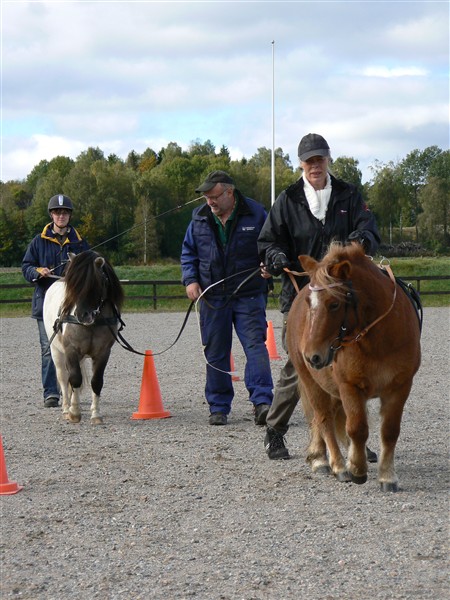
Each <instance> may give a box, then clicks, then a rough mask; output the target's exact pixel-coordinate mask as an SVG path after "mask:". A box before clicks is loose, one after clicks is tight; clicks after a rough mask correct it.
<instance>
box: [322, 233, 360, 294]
mask: <svg viewBox="0 0 450 600" xmlns="http://www.w3.org/2000/svg"><path fill="white" fill-rule="evenodd" d="M364 256H365V254H364V249H363V248H362V246H361V245H360V244H358V243H354V244H350V245H349V246H344V245H343V244H341V243H340V242H331V244H330V246H329V247H328V251H327V253H326V255H325V256H324V258H323V259H322V261H321V262H320V263H319V266H318V268H317V270H316V271H315V273H314V275H313V280H314V283H312V282H311V283H312V287H317V288H324V289H326V290H327V291H328V292H329V293H330V294H331V296H333V297H335V298H340V299H342V298H343V297H344V296H345V294H346V291H347V290H346V289H345V287H343V286H342V285H339V284H341V283H345V282H344V281H343V280H342V279H339V278H337V277H335V276H334V275H332V274H331V273H330V271H333V267H335V266H336V265H338V264H339V263H341V262H344V261H347V260H348V261H349V262H351V263H354V262H355V261H357V262H360V260H361V258H363V257H364Z"/></svg>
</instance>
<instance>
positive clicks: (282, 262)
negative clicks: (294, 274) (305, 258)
mask: <svg viewBox="0 0 450 600" xmlns="http://www.w3.org/2000/svg"><path fill="white" fill-rule="evenodd" d="M290 264H291V263H290V262H289V261H288V259H287V256H286V254H285V253H284V252H278V254H276V255H275V258H274V259H273V261H272V264H271V265H269V267H268V271H269V273H272V275H275V276H276V275H279V274H280V273H281V271H282V270H283V269H284V268H285V267H289V266H290Z"/></svg>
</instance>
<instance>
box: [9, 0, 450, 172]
mask: <svg viewBox="0 0 450 600" xmlns="http://www.w3.org/2000/svg"><path fill="white" fill-rule="evenodd" d="M1 9H2V15H1V16H2V22H1V33H2V163H1V173H0V175H1V179H2V180H3V181H8V180H10V179H23V178H25V177H26V176H27V175H28V173H29V172H30V171H31V170H32V169H33V167H34V166H35V165H37V164H38V163H39V161H41V160H42V159H47V160H50V159H51V158H53V157H54V156H57V155H64V156H70V157H72V158H76V157H77V156H78V155H79V153H80V152H82V151H84V150H86V149H87V148H88V147H89V146H98V147H99V148H101V149H102V150H103V151H104V153H105V155H108V154H110V153H115V154H117V155H118V156H120V157H121V158H126V156H127V154H128V153H129V152H130V151H131V150H135V151H136V152H139V153H140V152H143V151H144V150H145V149H146V148H148V147H150V148H152V149H153V150H155V151H156V152H158V151H159V150H160V149H161V148H162V147H163V146H166V145H167V144H168V143H169V142H177V143H178V144H179V145H180V146H182V147H183V148H184V149H187V148H188V146H189V145H190V143H191V142H192V141H195V140H200V141H201V142H204V141H206V140H208V139H209V140H211V142H212V143H213V144H214V145H215V146H216V150H217V151H218V150H219V149H220V147H221V146H222V145H225V146H227V147H228V149H229V150H230V153H231V156H232V158H241V157H242V156H245V157H247V158H250V157H251V156H252V155H253V154H254V153H255V152H256V151H257V149H258V148H260V147H263V146H265V147H267V148H271V147H272V47H274V56H275V61H274V66H275V69H274V71H275V79H274V81H275V146H276V147H281V148H282V149H283V151H284V152H285V153H288V154H289V156H290V158H291V161H292V163H293V164H294V165H297V161H298V159H297V146H298V142H299V140H300V138H301V137H302V136H303V135H304V134H305V133H308V132H315V133H320V134H322V135H323V136H324V137H325V138H326V139H327V140H328V143H329V144H330V146H331V151H332V155H333V156H334V157H335V158H336V157H337V156H343V155H345V156H352V157H354V158H356V159H357V160H359V163H360V168H361V170H362V171H363V180H364V181H367V180H369V179H370V177H371V172H370V170H369V168H368V167H369V165H371V164H374V161H375V160H376V159H378V160H380V161H382V162H389V161H396V160H401V159H402V158H404V157H405V156H406V155H407V154H408V153H409V152H411V151H412V150H414V149H416V148H418V149H421V150H423V149H424V148H426V147H428V146H431V145H435V144H436V145H438V146H439V147H440V148H442V149H447V148H448V146H449V78H448V77H449V2H448V1H447V0H445V1H440V2H439V1H437V2H434V1H431V2H428V1H418V2H410V1H395V0H389V1H387V2H384V1H382V0H377V1H373V2H372V1H369V2H361V1H357V2H352V1H327V2H323V1H320V0H316V1H314V2H295V1H294V2H292V1H291V2H285V1H275V2H270V1H269V2H265V1H256V2H253V1H251V2H247V1H245V0H240V1H238V2H233V1H208V2H204V1H192V0H190V1H187V2H183V1H180V2H173V1H170V0H166V1H164V2H146V1H143V2H134V1H133V0H128V1H127V2H122V1H118V2H111V1H90V2H85V1H73V2H66V1H59V2H30V1H27V2H21V1H20V0H14V1H13V2H10V1H8V0H2V7H1ZM272 40H274V42H275V43H274V46H273V45H272Z"/></svg>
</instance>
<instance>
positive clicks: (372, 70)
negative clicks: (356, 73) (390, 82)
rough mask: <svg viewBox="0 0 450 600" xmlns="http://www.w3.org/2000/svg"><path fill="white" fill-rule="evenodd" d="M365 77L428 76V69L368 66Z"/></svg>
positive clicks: (363, 72)
mask: <svg viewBox="0 0 450 600" xmlns="http://www.w3.org/2000/svg"><path fill="white" fill-rule="evenodd" d="M361 74H362V75H363V76H364V77H386V78H388V77H426V75H428V71H427V70H426V69H422V68H420V67H392V68H389V67H366V68H365V69H363V70H362V72H361Z"/></svg>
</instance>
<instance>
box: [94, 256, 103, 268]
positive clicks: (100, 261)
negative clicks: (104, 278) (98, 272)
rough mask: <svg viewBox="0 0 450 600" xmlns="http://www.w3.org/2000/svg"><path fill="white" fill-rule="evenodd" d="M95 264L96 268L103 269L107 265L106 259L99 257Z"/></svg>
mask: <svg viewBox="0 0 450 600" xmlns="http://www.w3.org/2000/svg"><path fill="white" fill-rule="evenodd" d="M94 264H95V266H96V267H98V268H99V269H101V268H102V267H103V265H104V264H105V259H104V258H103V256H97V258H96V259H95V260H94Z"/></svg>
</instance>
